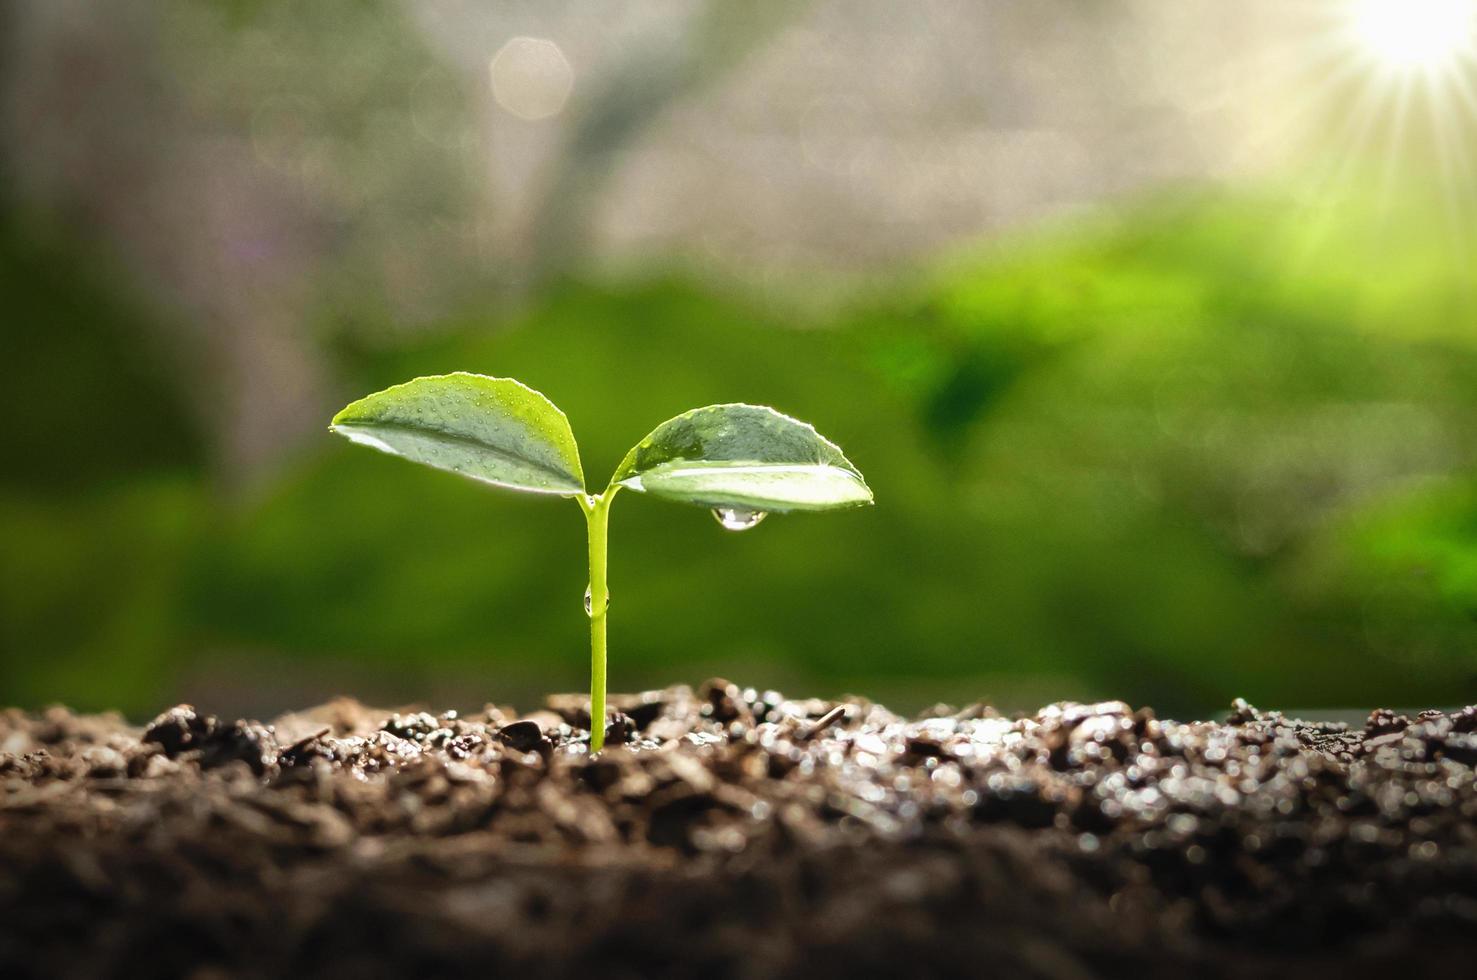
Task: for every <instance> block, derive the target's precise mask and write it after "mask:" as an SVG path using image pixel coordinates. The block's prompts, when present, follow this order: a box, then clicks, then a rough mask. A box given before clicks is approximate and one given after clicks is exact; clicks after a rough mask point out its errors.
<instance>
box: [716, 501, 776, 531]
mask: <svg viewBox="0 0 1477 980" xmlns="http://www.w3.org/2000/svg"><path fill="white" fill-rule="evenodd" d="M768 516H769V512H768V511H763V510H745V509H743V508H742V507H714V508H713V519H714V520H715V521H717V522H718V523H719V524H722V525H723V527H724V529H725V530H729V531H747V530H748V529H749V528H751V527H753V526H754V525H755V524H758V523H759V522H760V521H762V520H764V519H765V518H766V517H768Z"/></svg>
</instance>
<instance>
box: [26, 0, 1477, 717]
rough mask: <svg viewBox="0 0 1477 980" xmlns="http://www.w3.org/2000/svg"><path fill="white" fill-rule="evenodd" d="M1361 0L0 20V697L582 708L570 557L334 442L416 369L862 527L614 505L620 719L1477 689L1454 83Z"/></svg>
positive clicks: (1472, 386) (146, 6) (463, 7)
mask: <svg viewBox="0 0 1477 980" xmlns="http://www.w3.org/2000/svg"><path fill="white" fill-rule="evenodd" d="M1381 6H1382V5H1381V3H1380V2H1378V0H1300V2H1288V0H1243V2H1240V3H1235V4H1231V3H1224V2H1221V0H1176V2H1173V3H1170V2H1156V0H992V2H981V3H974V2H963V0H919V2H910V3H897V2H889V0H868V2H841V0H812V2H791V0H785V2H772V0H769V2H752V3H750V2H746V3H742V4H739V3H727V2H723V0H711V2H706V3H702V2H696V0H681V2H677V0H573V2H554V0H506V2H497V3H486V2H470V0H426V2H416V3H403V4H366V3H361V2H357V0H314V2H312V3H307V2H303V3H286V2H284V3H274V2H253V0H233V2H204V0H198V2H197V0H159V2H154V3H136V4H101V5H100V4H94V3H87V2H85V0H30V2H23V0H7V2H5V3H4V4H3V5H0V50H3V54H0V58H3V61H0V85H3V89H0V365H3V374H0V378H3V383H0V701H3V702H7V703H16V704H20V705H25V706H30V707H35V706H40V705H43V704H45V703H48V702H53V701H65V702H68V703H70V704H73V705H76V706H79V707H83V708H108V707H115V708H120V709H122V710H124V711H126V712H128V713H130V714H132V715H135V716H142V717H147V716H148V715H149V714H151V713H152V712H154V711H156V710H158V709H159V708H160V707H162V706H165V705H167V704H170V703H173V702H175V701H177V700H181V699H186V700H192V701H194V702H196V703H198V704H200V705H202V706H205V707H208V708H210V709H212V710H216V711H220V712H225V713H230V712H242V713H254V714H259V715H264V714H269V713H271V712H273V711H276V710H281V709H285V708H291V707H300V706H303V705H306V704H311V703H314V702H316V701H317V700H320V699H322V698H325V697H327V696H330V695H334V694H342V693H347V694H354V695H358V696H359V697H361V698H365V699H368V700H372V701H376V702H379V703H404V702H409V701H414V700H423V701H427V702H430V703H432V704H435V705H438V706H446V705H452V706H457V705H467V706H472V705H478V704H481V703H482V702H484V701H488V700H495V701H498V702H500V703H506V702H513V703H516V704H523V705H529V704H531V703H536V701H537V699H538V697H539V696H540V695H541V694H542V693H543V692H547V691H550V690H559V689H574V690H577V689H579V688H581V687H582V686H583V685H584V684H585V679H586V675H587V670H588V665H587V656H588V654H587V646H586V620H585V617H584V615H583V614H582V613H581V609H580V603H581V599H580V596H581V592H582V591H583V587H584V584H585V582H584V566H583V562H584V552H583V548H584V544H583V530H584V529H583V521H582V520H581V516H580V514H579V512H578V510H577V509H576V508H575V507H574V506H573V505H572V504H569V503H567V502H563V501H554V500H549V499H543V498H537V499H536V498H529V497H522V496H518V495H515V494H507V493H497V492H493V491H490V490H488V489H486V488H484V487H481V486H478V485H475V484H473V483H470V482H464V481H458V480H455V479H452V478H449V477H446V476H445V475H442V474H439V473H435V472H433V471H430V470H425V469H420V468H417V467H414V466H411V465H409V464H406V463H403V462H400V461H397V460H392V459H389V458H386V457H383V456H380V455H378V454H375V453H369V452H365V451H363V450H362V449H356V448H353V447H350V446H348V445H346V444H340V443H339V442H338V441H336V440H334V439H332V438H331V437H330V436H329V435H328V433H327V432H326V430H325V426H326V422H327V419H328V418H329V416H330V415H331V413H332V412H333V411H334V410H335V409H336V408H338V407H339V406H341V405H342V404H344V403H345V402H347V401H348V400H350V399H351V398H354V397H358V396H359V395H362V394H364V393H367V392H368V391H371V390H373V389H376V388H379V387H382V386H384V385H387V384H390V383H394V382H397V381H401V380H404V379H406V378H409V377H411V376H413V375H416V374H425V373H437V372H442V371H448V370H458V369H462V370H472V371H478V372H484V373H490V374H496V375H511V376H515V377H518V378H520V379H522V380H524V381H526V382H528V383H530V384H532V385H533V386H535V387H537V388H539V389H541V390H542V391H544V392H545V393H547V394H548V395H549V396H550V397H551V398H552V399H553V400H554V401H555V402H556V403H558V404H559V405H560V406H562V407H563V408H564V409H565V410H566V411H567V412H568V414H569V415H570V417H571V419H572V421H573V424H574V428H575V432H576V434H577V436H578V437H579V439H580V441H581V444H582V447H583V452H584V457H585V468H586V471H587V472H589V473H591V474H592V480H599V479H603V477H604V474H606V473H608V472H609V471H610V470H611V469H612V468H613V467H614V464H615V463H616V461H617V460H618V459H619V458H620V456H621V455H622V454H623V453H624V451H625V450H626V448H627V447H628V446H629V445H631V444H632V443H634V442H635V441H636V440H637V439H638V438H639V437H640V436H642V435H643V434H645V433H646V432H647V431H649V430H650V429H651V428H652V427H653V426H655V425H656V423H658V422H660V421H661V420H663V419H665V418H667V417H669V416H671V415H673V414H676V413H677V412H680V411H682V410H685V409H687V408H689V407H693V406H696V405H701V404H708V403H712V402H720V401H734V400H744V401H754V402H763V403H768V404H773V405H775V406H776V407H778V408H780V409H782V410H784V411H787V412H790V413H792V414H795V415H798V416H800V417H802V418H805V419H808V420H812V421H814V422H815V423H816V425H817V426H818V428H819V429H820V430H821V431H822V432H824V433H826V434H828V435H829V436H831V437H832V438H834V439H835V440H836V441H838V442H839V443H840V444H841V445H842V446H843V447H845V449H846V451H847V453H848V455H849V456H850V457H851V458H852V459H853V460H854V461H855V462H856V463H857V464H858V465H859V466H860V467H861V468H862V470H863V471H864V472H865V473H866V474H867V476H868V479H869V481H870V483H871V485H872V487H873V488H874V490H875V492H876V495H877V501H878V503H877V506H876V507H875V508H871V509H868V510H865V511H858V512H848V513H844V514H839V515H830V516H824V517H816V516H796V517H788V518H775V519H772V520H770V521H767V522H766V523H765V524H764V525H763V526H761V527H759V528H758V529H756V530H754V531H752V532H747V533H744V534H731V533H726V532H724V531H723V530H722V529H721V528H720V527H719V526H718V525H717V524H716V523H714V521H713V520H712V518H711V517H710V516H709V515H708V514H707V513H705V512H703V511H701V510H697V509H688V508H681V507H675V506H671V505H668V504H663V503H660V502H657V501H652V500H647V499H643V498H641V497H639V496H638V495H636V494H631V495H623V497H622V499H621V501H620V504H619V505H618V506H617V507H616V508H615V510H614V513H613V517H612V557H611V581H612V592H613V602H612V625H611V650H612V661H611V680H612V686H613V687H614V688H615V689H617V690H621V689H627V690H629V689H636V688H640V687H643V686H652V685H660V684H666V683H671V682H676V681H687V682H696V681H699V680H701V679H703V678H704V677H706V676H709V675H713V674H719V675H723V676H727V677H731V678H732V679H734V680H737V681H740V682H742V683H745V684H752V685H756V686H759V687H777V688H780V689H783V690H786V691H788V692H790V693H802V694H836V693H840V692H843V691H853V692H858V693H863V694H866V695H869V696H871V697H874V698H875V699H878V700H882V701H885V702H888V703H890V704H894V705H898V706H901V707H904V708H919V707H922V706H924V705H927V704H929V703H932V702H934V701H938V700H943V701H949V702H954V703H962V702H969V701H973V700H976V699H981V698H988V699H992V700H994V701H995V702H996V703H998V704H1000V705H1002V706H1004V707H1006V708H1026V707H1034V706H1036V705H1039V704H1041V703H1045V702H1048V701H1053V700H1057V699H1062V698H1076V699H1085V698H1098V697H1121V698H1125V699H1127V700H1129V701H1132V702H1135V703H1146V702H1147V703H1152V704H1154V705H1155V706H1156V707H1157V708H1158V709H1159V710H1160V711H1162V712H1171V713H1185V714H1188V713H1197V712H1214V711H1217V710H1219V709H1221V708H1222V707H1223V706H1224V705H1225V704H1226V703H1227V702H1228V701H1229V700H1230V699H1231V698H1232V697H1233V696H1238V695H1239V696H1244V697H1247V698H1250V699H1252V700H1253V701H1254V702H1256V703H1259V704H1262V705H1265V706H1272V707H1302V708H1318V707H1372V706H1374V705H1389V704H1393V705H1421V706H1425V705H1430V704H1454V703H1466V702H1469V701H1472V700H1477V620H1474V616H1477V284H1474V270H1477V259H1474V256H1477V252H1474V244H1477V243H1474V242H1473V240H1472V239H1473V232H1474V228H1477V169H1474V165H1473V162H1474V160H1477V59H1474V57H1473V53H1472V46H1471V44H1470V43H1469V42H1470V41H1471V40H1472V39H1471V35H1470V28H1471V24H1470V22H1466V21H1462V20H1461V19H1460V16H1458V17H1457V19H1456V20H1453V19H1452V17H1451V16H1450V15H1451V11H1452V9H1457V8H1461V7H1462V3H1461V2H1460V0H1444V2H1442V0H1412V2H1411V3H1407V4H1405V5H1404V8H1405V9H1406V10H1407V12H1410V11H1415V8H1421V10H1422V11H1424V14H1422V15H1423V16H1424V15H1425V14H1430V13H1431V12H1432V11H1435V12H1436V14H1437V15H1439V16H1445V17H1447V19H1446V20H1445V21H1440V20H1437V21H1432V20H1430V19H1429V18H1428V19H1427V20H1424V21H1422V20H1420V19H1419V18H1418V17H1416V14H1415V13H1408V15H1403V16H1401V17H1396V18H1394V19H1391V17H1390V16H1388V11H1383V12H1382V11H1381V9H1379V8H1381ZM1383 6H1385V7H1388V6H1389V4H1388V3H1386V4H1384V5H1383ZM1427 8H1429V9H1427ZM1468 12H1470V10H1468ZM1457 13H1458V15H1459V14H1460V9H1457ZM1380 17H1384V18H1385V19H1384V20H1380V19H1379V18H1380ZM1412 18H1415V19H1412ZM1433 23H1434V24H1435V25H1436V26H1435V27H1431V24H1433ZM1463 23H1465V24H1466V27H1462V26H1461V25H1462V24H1463ZM1412 24H1415V25H1416V27H1414V28H1412V27H1411V25H1412ZM1422 24H1424V25H1426V26H1425V28H1421V27H1420V25H1422ZM1418 28H1419V29H1424V30H1425V33H1424V34H1422V33H1420V32H1419V30H1418ZM1412 31H1415V33H1413V34H1412V33H1411V32H1412ZM1462 31H1467V33H1465V34H1463V33H1462ZM1402 45H1403V46H1402Z"/></svg>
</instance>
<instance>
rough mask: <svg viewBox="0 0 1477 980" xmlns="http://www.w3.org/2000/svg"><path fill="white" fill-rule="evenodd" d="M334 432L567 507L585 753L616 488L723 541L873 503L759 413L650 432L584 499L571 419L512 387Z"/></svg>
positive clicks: (433, 401) (416, 399)
mask: <svg viewBox="0 0 1477 980" xmlns="http://www.w3.org/2000/svg"><path fill="white" fill-rule="evenodd" d="M330 428H331V430H332V431H334V432H337V433H338V434H339V435H341V436H344V437H346V438H348V439H350V440H351V441H353V442H357V443H359V444H361V445H365V446H369V447H371V448H373V449H378V450H380V451H381V452H386V453H390V454H391V455H394V456H401V457H404V458H405V459H409V460H413V461H415V462H417V463H424V464H426V465H427V466H434V467H436V468H437V469H442V470H450V471H451V472H453V473H460V474H461V475H462V476H466V477H470V478H472V479H474V480H480V481H482V482H483V483H490V484H492V485H493V486H499V487H507V488H509V489H511V490H523V491H526V492H528V493H547V494H554V495H556V496H560V497H572V498H573V499H574V501H575V502H576V503H578V504H579V506H580V509H581V510H583V511H584V512H585V525H586V527H587V529H588V532H589V541H590V586H589V588H588V589H587V590H586V591H585V612H586V613H587V614H588V615H589V617H590V750H591V751H592V752H598V751H599V750H600V747H601V746H602V745H603V744H604V742H605V723H604V722H605V653H606V650H605V621H606V614H607V612H608V611H609V606H610V588H609V585H608V583H607V581H606V575H605V572H606V560H605V558H606V541H607V537H608V528H609V517H610V503H611V501H612V500H614V499H615V495H616V493H617V492H618V491H620V490H621V489H622V488H629V489H631V490H636V491H638V492H641V493H649V494H651V495H652V496H653V497H661V498H663V499H666V500H675V501H677V502H678V503H684V504H697V505H698V506H700V507H707V508H709V509H711V510H712V511H713V516H714V517H715V518H717V520H718V523H720V524H722V525H723V526H724V527H725V528H727V529H728V530H730V531H744V530H748V529H749V528H751V527H753V526H755V525H756V524H758V523H759V522H760V521H762V520H763V519H764V518H765V517H766V516H768V515H769V514H771V513H786V512H789V511H805V510H816V511H818V510H836V509H839V508H842V507H855V506H859V505H862V504H870V503H871V502H872V491H871V490H869V489H868V488H867V484H866V481H865V480H863V479H862V474H861V472H860V471H858V470H857V468H856V467H855V466H853V465H851V461H850V460H848V459H847V458H846V457H845V456H843V455H842V454H841V450H840V449H838V448H837V447H836V445H835V444H834V443H832V442H830V441H829V440H827V439H825V438H823V437H822V436H821V435H820V434H819V433H818V432H816V431H815V429H814V428H813V427H812V426H810V425H807V424H806V423H804V422H801V421H798V420H797V419H792V418H790V417H789V416H788V415H781V414H780V413H779V412H776V411H775V410H774V409H772V408H765V407H763V406H760V405H709V406H708V407H707V408H695V409H693V410H692V411H690V412H684V413H683V414H681V415H679V416H677V417H676V418H674V419H669V420H668V421H666V422H663V423H662V424H661V425H659V426H657V427H656V428H655V429H654V430H653V431H652V432H651V434H650V435H648V436H647V437H646V438H645V439H642V440H641V441H640V442H639V443H637V444H636V445H635V447H634V448H632V450H631V451H630V452H628V453H626V458H625V459H623V460H621V464H620V465H619V466H617V467H616V469H615V474H614V475H613V476H612V477H611V478H610V482H609V483H608V484H607V485H606V487H605V490H604V491H603V492H601V493H597V494H592V493H589V492H588V491H586V489H585V475H584V470H583V469H582V468H581V466H580V455H579V447H578V446H576V445H575V441H574V433H573V432H571V431H570V428H569V419H568V418H566V417H565V415H564V413H563V412H561V411H560V410H559V409H558V408H556V407H555V406H554V403H553V402H551V401H549V399H547V398H545V397H544V396H543V395H541V394H540V393H539V392H537V391H534V390H533V389H532V388H530V387H528V386H527V385H525V384H523V383H522V382H520V381H514V380H513V379H512V378H489V377H486V376H484V375H480V374H467V373H465V372H458V373H456V374H444V375H438V376H435V377H429V378H416V379H415V380H414V381H408V382H406V383H405V384H402V385H396V386H394V387H393V388H386V389H385V390H384V391H380V392H376V393H375V394H373V395H370V396H368V397H366V398H361V399H359V400H358V401H356V402H354V403H353V404H351V405H349V406H348V407H347V408H345V409H344V410H343V411H341V412H339V413H338V414H337V415H335V416H334V417H333V424H332V425H331V426H330Z"/></svg>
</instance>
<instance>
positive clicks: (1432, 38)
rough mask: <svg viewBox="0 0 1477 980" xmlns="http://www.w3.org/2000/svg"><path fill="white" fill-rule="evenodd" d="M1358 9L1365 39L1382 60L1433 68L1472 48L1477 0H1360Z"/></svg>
mask: <svg viewBox="0 0 1477 980" xmlns="http://www.w3.org/2000/svg"><path fill="white" fill-rule="evenodd" d="M1352 14H1353V26H1354V30H1355V31H1356V32H1357V33H1358V35H1359V39H1360V41H1361V43H1362V44H1363V45H1364V46H1365V47H1366V48H1367V49H1368V50H1369V51H1370V52H1371V53H1373V54H1374V55H1375V56H1376V57H1377V58H1379V60H1380V61H1382V62H1383V63H1385V64H1386V65H1388V66H1390V67H1392V68H1395V69H1399V70H1402V71H1414V70H1424V69H1433V68H1440V67H1443V66H1445V65H1447V64H1449V63H1451V62H1452V61H1454V60H1456V59H1457V58H1459V57H1460V56H1462V55H1463V54H1465V53H1467V52H1469V51H1470V50H1471V49H1472V47H1473V40H1474V38H1473V35H1474V27H1477V16H1474V14H1477V0H1357V2H1356V3H1354V4H1353V11H1352Z"/></svg>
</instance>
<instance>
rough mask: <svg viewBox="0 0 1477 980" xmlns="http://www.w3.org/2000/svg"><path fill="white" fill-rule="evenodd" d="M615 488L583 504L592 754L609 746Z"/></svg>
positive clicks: (587, 499)
mask: <svg viewBox="0 0 1477 980" xmlns="http://www.w3.org/2000/svg"><path fill="white" fill-rule="evenodd" d="M615 490H616V488H614V487H612V488H611V489H608V490H606V491H605V493H603V494H599V495H598V496H591V497H587V498H585V499H584V500H583V501H581V507H583V509H584V511H585V524H586V526H587V527H588V529H589V536H590V751H591V752H599V751H600V749H601V747H602V746H603V745H604V744H605V617H606V613H608V612H609V611H610V586H609V584H608V583H607V582H606V579H605V553H606V541H607V539H608V537H609V527H610V502H611V500H612V499H614V497H615Z"/></svg>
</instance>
